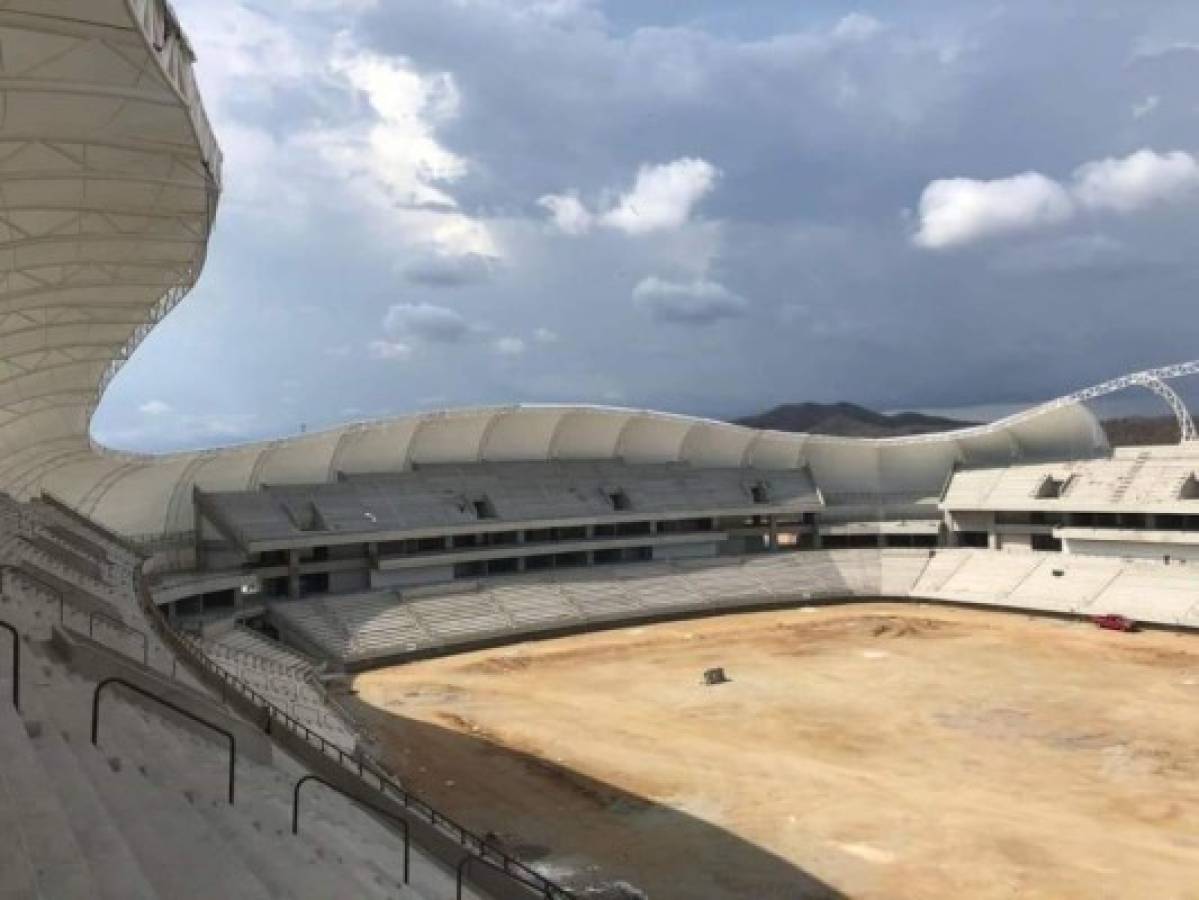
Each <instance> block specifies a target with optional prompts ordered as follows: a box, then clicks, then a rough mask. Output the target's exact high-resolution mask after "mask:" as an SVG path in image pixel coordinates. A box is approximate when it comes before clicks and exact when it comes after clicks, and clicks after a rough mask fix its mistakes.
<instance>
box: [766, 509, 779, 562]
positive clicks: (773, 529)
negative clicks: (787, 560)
mask: <svg viewBox="0 0 1199 900" xmlns="http://www.w3.org/2000/svg"><path fill="white" fill-rule="evenodd" d="M766 524H767V525H768V526H769V527H770V552H771V553H775V552H777V551H778V549H779V523H778V519H777V518H776V517H775V516H767V517H766Z"/></svg>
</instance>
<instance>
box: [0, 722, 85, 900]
mask: <svg viewBox="0 0 1199 900" xmlns="http://www.w3.org/2000/svg"><path fill="white" fill-rule="evenodd" d="M0 758H2V759H3V760H4V765H3V766H0V801H2V802H0V835H3V838H2V839H0V845H3V847H4V850H3V851H2V852H0V862H2V863H3V866H4V868H3V869H0V885H3V893H2V894H0V896H3V897H5V898H6V900H7V898H8V897H9V896H10V895H11V896H12V897H30V898H45V900H49V898H55V900H58V898H61V900H99V898H100V894H99V893H98V891H97V890H96V888H95V884H96V879H95V877H94V875H93V872H92V869H91V866H89V865H88V863H87V860H86V858H85V856H84V853H83V850H82V848H80V846H79V845H78V843H77V842H76V840H75V833H74V831H73V830H72V828H71V818H70V816H69V814H68V813H67V811H66V810H65V809H64V808H63V806H62V804H61V803H60V802H59V796H58V792H57V791H56V790H55V781H54V778H53V777H52V776H51V775H50V774H49V773H48V772H47V771H46V770H45V769H44V768H43V767H42V763H41V761H40V760H39V758H38V755H37V753H36V752H35V750H34V748H33V745H32V743H31V741H30V738H29V733H28V729H27V727H26V722H25V720H24V719H23V718H22V717H21V716H20V715H18V714H17V712H16V710H15V709H13V707H12V706H11V705H10V704H9V703H8V702H7V701H5V702H3V703H0Z"/></svg>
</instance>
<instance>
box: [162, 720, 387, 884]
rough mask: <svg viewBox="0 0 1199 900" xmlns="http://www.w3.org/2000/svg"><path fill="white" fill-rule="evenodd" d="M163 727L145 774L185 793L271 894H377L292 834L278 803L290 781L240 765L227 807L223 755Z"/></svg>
mask: <svg viewBox="0 0 1199 900" xmlns="http://www.w3.org/2000/svg"><path fill="white" fill-rule="evenodd" d="M142 715H145V714H142ZM161 724H162V726H163V727H162V734H161V736H160V738H159V741H158V743H157V747H158V749H159V750H160V751H161V754H162V755H161V756H160V763H159V764H157V765H155V764H151V765H150V766H148V776H147V777H149V778H150V779H151V780H153V781H156V782H158V783H159V784H160V786H162V787H164V789H171V788H175V789H181V790H183V791H184V793H185V795H186V796H187V797H188V798H189V799H190V800H191V802H192V804H193V806H194V807H195V809H196V810H197V811H199V812H200V814H201V815H202V816H204V818H205V819H206V820H207V821H208V824H209V827H211V828H212V829H213V830H214V831H216V832H217V833H218V834H220V835H221V837H222V838H223V839H224V841H225V843H226V844H228V845H229V846H230V847H232V848H234V850H235V851H236V853H237V854H238V855H239V857H240V858H241V859H242V861H243V862H245V863H246V865H248V866H249V867H251V868H252V869H253V870H254V871H255V873H257V875H258V877H259V878H260V879H261V880H262V881H263V883H264V884H265V885H266V886H267V888H268V889H269V890H270V891H271V894H272V895H273V896H276V897H293V896H294V897H313V898H318V897H319V898H329V900H356V898H359V897H362V898H366V897H373V896H376V894H375V892H373V891H371V889H370V885H369V884H365V883H360V882H359V881H358V878H357V877H356V876H357V874H358V873H356V872H355V870H354V868H352V867H351V866H349V865H348V864H347V862H346V860H345V859H344V858H343V857H341V856H335V855H333V854H330V853H328V852H327V851H325V849H324V848H323V847H319V846H317V845H315V844H314V843H313V841H312V839H311V838H310V837H309V836H307V835H305V834H302V835H300V836H298V837H294V838H293V837H292V835H291V831H290V827H291V822H290V819H289V818H288V815H289V812H290V808H289V807H288V806H287V804H286V802H285V800H284V799H283V798H284V797H285V796H286V793H287V790H288V784H287V781H286V779H283V778H279V777H278V776H279V775H280V774H281V773H279V771H278V770H277V769H262V768H260V767H258V766H255V765H254V764H253V763H250V762H249V761H248V760H238V766H239V771H238V773H237V774H238V779H237V790H238V795H237V804H236V805H235V806H234V807H230V806H229V805H228V803H227V802H226V796H225V791H224V785H225V772H226V769H225V761H224V758H223V757H222V758H221V759H217V758H216V754H214V752H213V748H211V747H208V746H204V745H203V744H202V739H198V738H195V737H193V736H191V735H186V734H183V733H182V732H180V731H176V730H174V729H172V728H170V727H169V726H168V725H167V723H165V722H164V723H161ZM150 727H154V723H150ZM297 777H298V776H297ZM164 781H165V782H167V783H165V784H164ZM395 890H396V891H397V892H398V891H399V890H400V886H399V885H397V886H396V889H395Z"/></svg>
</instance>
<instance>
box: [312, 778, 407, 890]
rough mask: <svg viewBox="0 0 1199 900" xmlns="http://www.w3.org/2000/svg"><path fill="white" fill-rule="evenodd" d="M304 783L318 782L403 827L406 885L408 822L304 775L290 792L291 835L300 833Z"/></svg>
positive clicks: (381, 808) (405, 876) (322, 781)
mask: <svg viewBox="0 0 1199 900" xmlns="http://www.w3.org/2000/svg"><path fill="white" fill-rule="evenodd" d="M306 781H319V782H320V783H321V784H323V785H324V786H325V787H327V788H332V789H333V790H335V791H337V793H339V794H341V795H342V796H343V797H348V798H349V799H350V800H353V801H354V802H355V803H358V804H360V805H362V806H365V807H366V808H367V809H371V810H374V811H375V812H377V813H379V815H382V816H386V817H387V818H389V819H391V820H392V821H393V822H395V823H396V824H397V825H400V826H402V827H403V831H404V884H407V883H408V875H409V872H410V871H411V868H412V864H411V860H412V839H411V837H410V835H409V831H408V820H407V819H405V818H404V817H403V816H401V815H398V814H397V813H394V812H392V811H391V810H387V809H384V808H383V807H381V806H377V805H376V804H374V803H368V802H367V801H365V800H363V799H361V798H359V797H355V796H354V795H353V794H351V793H350V792H349V791H346V790H343V789H342V788H339V787H338V786H337V785H335V784H332V783H331V782H328V781H326V780H325V779H324V778H321V776H319V775H305V776H304V777H303V778H301V779H300V780H299V781H297V782H296V786H295V788H294V789H293V790H292V797H291V833H292V834H299V833H300V788H301V787H303V785H304V782H306Z"/></svg>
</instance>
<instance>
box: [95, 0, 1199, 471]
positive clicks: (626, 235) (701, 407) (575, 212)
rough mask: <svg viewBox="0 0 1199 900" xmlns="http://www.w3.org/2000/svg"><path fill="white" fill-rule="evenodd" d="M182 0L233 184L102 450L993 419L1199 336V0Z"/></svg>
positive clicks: (132, 365)
mask: <svg viewBox="0 0 1199 900" xmlns="http://www.w3.org/2000/svg"><path fill="white" fill-rule="evenodd" d="M174 6H175V7H176V9H177V12H178V14H179V18H180V20H181V22H182V24H183V27H184V30H185V31H186V32H187V34H188V35H189V37H190V39H191V42H192V44H193V46H194V49H195V51H196V54H197V57H198V59H197V64H196V72H197V76H198V78H199V82H200V85H201V90H202V92H203V95H204V97H205V102H206V107H207V110H208V112H209V115H210V118H211V119H212V122H213V125H214V128H215V130H216V133H217V137H218V140H219V141H220V143H221V146H222V148H223V151H224V168H223V181H224V187H223V194H222V198H221V206H220V210H219V212H218V215H217V221H216V225H215V228H214V231H213V235H212V240H211V244H210V248H209V256H208V261H207V264H206V268H205V271H204V274H203V276H202V278H201V280H200V282H199V284H198V285H197V286H196V288H195V289H194V290H193V291H192V293H191V294H190V296H189V297H188V298H187V299H186V300H184V302H183V303H182V304H181V305H180V306H179V307H178V308H177V309H176V310H175V312H173V313H172V314H171V315H170V316H169V317H168V318H167V320H166V321H165V322H164V323H163V324H161V325H160V326H159V327H158V328H156V329H155V330H154V332H153V333H152V334H151V335H150V336H149V337H148V338H147V339H146V341H145V342H144V343H143V344H142V346H141V348H140V349H139V350H138V352H137V353H136V355H135V356H134V358H133V359H132V360H131V361H130V362H129V363H128V364H127V365H126V366H125V368H124V369H123V371H122V372H121V373H120V375H119V376H118V377H117V379H116V380H115V382H114V383H113V385H112V387H111V388H110V390H109V392H108V394H107V395H106V396H105V398H104V400H103V402H102V404H101V407H100V409H99V411H98V413H97V416H96V418H95V420H94V422H93V433H94V435H95V437H96V438H97V439H99V440H100V441H102V442H104V443H108V444H112V445H115V446H117V447H120V448H123V449H131V450H151V451H152V450H168V449H179V448H185V447H186V448H191V447H203V446H211V445H219V444H230V443H237V442H241V441H245V440H250V439H257V438H264V437H279V436H285V435H289V434H295V433H297V432H299V431H301V430H303V429H307V430H309V431H313V430H318V429H321V428H325V427H329V426H331V425H333V424H336V423H340V422H348V421H358V420H364V419H373V418H380V417H387V416H393V415H400V414H403V413H408V412H415V411H421V410H428V409H439V408H447V407H464V406H479V405H493V404H506V403H515V402H583V403H600V404H610V405H618V406H631V407H645V408H652V409H660V410H667V411H672V412H680V413H688V414H695V415H703V416H710V417H714V418H730V417H735V416H739V415H747V414H751V413H753V412H757V411H760V410H762V409H765V408H768V407H770V406H773V405H775V404H778V403H782V402H792V401H794V402H798V401H830V402H831V401H838V400H849V401H854V402H858V403H862V404H865V405H868V406H872V407H875V408H879V409H900V408H905V409H906V408H916V409H953V410H962V409H965V410H970V409H980V410H981V409H988V410H996V409H1005V408H1009V407H1011V406H1012V405H1021V404H1027V403H1029V402H1033V401H1039V400H1043V399H1048V398H1051V397H1054V396H1057V395H1059V394H1063V393H1066V392H1069V391H1071V390H1074V389H1076V388H1079V387H1083V386H1085V385H1088V384H1091V383H1095V382H1099V381H1103V380H1105V379H1107V378H1111V377H1114V376H1116V375H1119V374H1122V373H1123V372H1126V371H1131V370H1136V369H1143V368H1148V367H1152V366H1157V365H1162V364H1166V363H1170V362H1176V361H1181V360H1185V359H1190V358H1192V357H1199V352H1197V350H1199V316H1196V315H1194V314H1193V303H1194V299H1195V297H1196V288H1197V287H1199V253H1197V252H1196V250H1197V243H1199V78H1196V77H1195V74H1196V72H1197V71H1199V5H1196V4H1195V3H1194V2H1193V0H1187V2H1170V0H1156V2H1154V3H1145V2H1143V0H1013V2H973V0H911V2H905V3H903V4H899V3H893V2H891V3H882V2H878V3H840V2H832V0H817V2H804V3H798V2H794V0H789V2H774V0H761V2H751V0H746V2H743V3H736V4H731V3H728V2H727V0H709V2H704V0H697V2H684V0H679V2H673V3H668V2H650V0H607V2H603V0H377V2H372V0H290V2H284V0H174Z"/></svg>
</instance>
